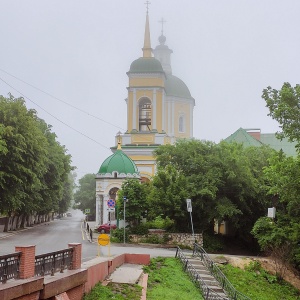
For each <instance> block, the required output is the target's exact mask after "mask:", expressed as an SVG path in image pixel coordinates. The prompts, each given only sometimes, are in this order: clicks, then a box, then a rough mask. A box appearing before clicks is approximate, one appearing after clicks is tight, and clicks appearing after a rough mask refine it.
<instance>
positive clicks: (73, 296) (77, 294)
mask: <svg viewBox="0 0 300 300" xmlns="http://www.w3.org/2000/svg"><path fill="white" fill-rule="evenodd" d="M83 293H84V284H82V285H80V286H77V287H75V288H73V289H71V290H68V291H67V295H68V296H69V299H70V300H81V299H82V297H83Z"/></svg>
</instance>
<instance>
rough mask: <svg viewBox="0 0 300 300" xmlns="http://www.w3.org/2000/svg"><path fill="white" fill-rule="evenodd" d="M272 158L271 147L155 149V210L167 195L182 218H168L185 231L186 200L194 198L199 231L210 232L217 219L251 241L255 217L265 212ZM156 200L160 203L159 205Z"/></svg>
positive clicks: (199, 144)
mask: <svg viewBox="0 0 300 300" xmlns="http://www.w3.org/2000/svg"><path fill="white" fill-rule="evenodd" d="M271 153H272V150H271V149H270V148H268V147H259V148H254V147H249V148H244V147H243V146H242V145H241V144H234V143H232V144H229V143H226V142H222V143H220V144H218V145H217V144H214V143H212V142H208V141H198V140H189V141H187V140H181V141H178V142H177V143H176V144H175V145H166V146H161V147H159V148H158V149H157V150H156V156H157V163H158V173H157V175H155V176H154V178H153V186H154V188H155V189H156V190H157V191H156V192H155V193H154V195H155V196H153V197H152V199H151V201H150V205H151V202H152V206H153V207H155V209H156V211H158V212H160V211H163V210H164V209H165V207H164V201H163V199H165V198H167V197H166V192H167V191H168V192H169V194H170V195H171V196H170V197H169V198H173V199H174V200H176V204H177V205H178V204H179V207H180V206H181V215H180V214H177V215H176V216H175V215H174V214H173V215H172V216H170V215H169V217H170V218H172V217H173V218H174V217H176V226H177V230H186V227H187V224H188V222H187V213H186V206H185V201H184V200H185V199H184V198H185V197H187V198H191V199H192V203H193V221H194V225H195V229H196V230H198V231H205V230H212V229H213V223H214V220H216V219H217V220H219V221H223V220H227V221H230V224H231V225H232V227H233V228H234V230H235V232H236V233H237V234H238V235H239V236H243V237H244V236H246V235H247V236H250V231H251V229H252V226H253V224H254V222H255V221H256V219H257V217H258V216H262V215H264V213H265V211H266V209H267V201H268V197H267V196H266V193H265V189H264V185H265V183H264V180H263V178H262V177H263V172H262V169H263V167H264V166H267V165H268V160H267V158H268V157H269V156H270V155H271ZM173 183H174V185H176V186H177V187H176V188H177V189H176V188H173V187H172V185H173ZM170 191H171V193H170ZM150 195H151V194H150ZM157 195H158V196H157ZM158 197H159V198H160V200H161V204H160V202H159V200H155V198H158ZM179 199H180V200H179ZM174 200H173V201H174ZM168 203H169V202H168V201H167V208H168ZM170 203H172V202H170ZM172 205H173V206H174V207H173V209H176V208H177V207H178V206H176V205H175V204H174V202H173V203H172ZM166 213H169V211H168V210H166Z"/></svg>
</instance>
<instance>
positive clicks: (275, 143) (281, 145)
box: [260, 133, 297, 156]
mask: <svg viewBox="0 0 300 300" xmlns="http://www.w3.org/2000/svg"><path fill="white" fill-rule="evenodd" d="M260 141H261V142H262V143H264V144H266V145H269V146H270V147H271V148H273V149H275V150H277V151H280V150H282V151H283V152H284V153H285V154H286V155H289V156H297V152H296V144H297V143H296V142H289V140H288V139H287V138H284V139H282V140H280V139H278V138H277V137H276V134H275V133H261V134H260Z"/></svg>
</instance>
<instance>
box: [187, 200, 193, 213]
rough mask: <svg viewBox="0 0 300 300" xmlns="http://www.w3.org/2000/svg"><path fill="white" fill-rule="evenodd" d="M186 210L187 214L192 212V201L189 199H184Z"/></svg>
mask: <svg viewBox="0 0 300 300" xmlns="http://www.w3.org/2000/svg"><path fill="white" fill-rule="evenodd" d="M186 208H187V211H188V212H192V210H193V209H192V200H191V199H186Z"/></svg>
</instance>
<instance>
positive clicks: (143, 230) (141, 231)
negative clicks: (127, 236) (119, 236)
mask: <svg viewBox="0 0 300 300" xmlns="http://www.w3.org/2000/svg"><path fill="white" fill-rule="evenodd" d="M148 232H149V227H148V224H145V223H141V224H139V225H137V226H134V227H130V233H131V234H137V235H145V234H148Z"/></svg>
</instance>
